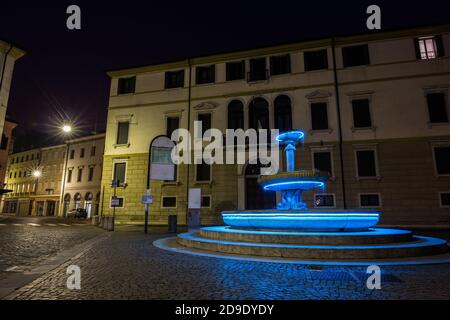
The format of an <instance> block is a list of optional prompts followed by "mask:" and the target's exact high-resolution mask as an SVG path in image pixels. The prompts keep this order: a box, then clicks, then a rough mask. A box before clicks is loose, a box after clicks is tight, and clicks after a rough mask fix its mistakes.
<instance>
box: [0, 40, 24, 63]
mask: <svg viewBox="0 0 450 320" xmlns="http://www.w3.org/2000/svg"><path fill="white" fill-rule="evenodd" d="M0 52H1V53H8V54H9V55H10V56H12V57H13V58H14V59H15V60H18V59H20V58H22V57H23V56H24V55H25V54H26V52H25V50H22V49H20V48H18V47H16V46H14V45H12V44H10V43H8V42H6V41H3V40H0Z"/></svg>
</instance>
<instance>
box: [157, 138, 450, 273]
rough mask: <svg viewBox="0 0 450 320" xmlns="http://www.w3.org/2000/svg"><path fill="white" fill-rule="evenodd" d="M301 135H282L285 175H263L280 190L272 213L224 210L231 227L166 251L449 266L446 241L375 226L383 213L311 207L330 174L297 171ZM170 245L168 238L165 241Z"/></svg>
mask: <svg viewBox="0 0 450 320" xmlns="http://www.w3.org/2000/svg"><path fill="white" fill-rule="evenodd" d="M303 137H304V134H303V132H301V131H298V130H296V131H292V132H287V133H283V134H281V135H279V136H278V137H277V139H278V141H279V142H280V143H281V144H282V145H284V146H285V153H286V164H287V166H286V169H287V170H286V172H281V173H277V174H274V175H270V176H261V177H260V178H259V179H258V182H259V184H260V185H261V186H262V188H264V190H266V191H267V192H279V193H280V196H281V197H280V199H281V200H280V201H279V203H278V204H277V206H276V208H274V209H272V210H244V211H228V212H222V217H223V221H224V223H225V224H226V226H213V227H203V228H201V229H200V230H195V231H191V232H188V233H183V234H179V235H178V236H177V237H176V239H175V240H171V239H168V240H167V243H166V242H165V243H166V244H160V245H162V247H163V248H166V249H168V250H174V251H177V252H185V253H190V254H200V255H207V256H210V255H215V256H218V257H227V258H228V257H230V258H233V257H234V256H236V255H238V256H239V259H241V258H242V257H247V256H250V257H251V258H252V259H254V258H255V257H263V259H265V258H269V257H270V258H271V259H275V260H274V261H280V262H284V261H286V260H289V262H292V259H294V260H296V261H298V262H300V263H313V262H314V263H319V264H330V263H338V264H342V263H343V264H355V263H356V264H367V265H370V264H373V263H377V264H421V263H424V264H427V263H448V262H450V254H449V253H448V251H449V250H448V245H447V242H446V241H445V240H442V239H437V238H430V237H421V236H415V235H413V234H412V232H411V231H407V230H397V229H382V228H372V227H373V226H375V225H376V224H377V223H378V221H379V217H380V214H379V212H377V211H373V210H329V209H327V210H324V209H308V208H307V206H306V204H305V203H304V201H303V199H302V193H303V192H304V191H308V190H312V189H322V190H323V189H325V187H326V181H327V178H328V174H325V173H323V172H319V171H315V170H299V171H296V170H295V166H294V157H295V150H296V145H297V144H298V143H299V142H300V141H301V140H302V139H303ZM164 241H166V240H164Z"/></svg>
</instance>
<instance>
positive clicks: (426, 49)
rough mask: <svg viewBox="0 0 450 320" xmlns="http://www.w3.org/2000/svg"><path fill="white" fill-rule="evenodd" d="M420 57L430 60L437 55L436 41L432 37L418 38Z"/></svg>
mask: <svg viewBox="0 0 450 320" xmlns="http://www.w3.org/2000/svg"><path fill="white" fill-rule="evenodd" d="M417 41H418V44H419V50H420V59H422V60H428V59H435V58H436V57H437V48H436V41H435V39H434V37H432V38H419V39H418V40H417Z"/></svg>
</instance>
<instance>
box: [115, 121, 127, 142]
mask: <svg viewBox="0 0 450 320" xmlns="http://www.w3.org/2000/svg"><path fill="white" fill-rule="evenodd" d="M129 129H130V123H129V122H128V121H126V122H119V123H118V124H117V141H116V143H117V144H127V143H128V131H129Z"/></svg>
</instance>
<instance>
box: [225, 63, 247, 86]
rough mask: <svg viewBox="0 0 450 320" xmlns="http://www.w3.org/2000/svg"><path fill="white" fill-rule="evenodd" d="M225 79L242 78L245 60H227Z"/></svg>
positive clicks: (243, 76)
mask: <svg viewBox="0 0 450 320" xmlns="http://www.w3.org/2000/svg"><path fill="white" fill-rule="evenodd" d="M226 68H227V81H233V80H242V79H244V78H245V60H242V61H238V62H227V67H226Z"/></svg>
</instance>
